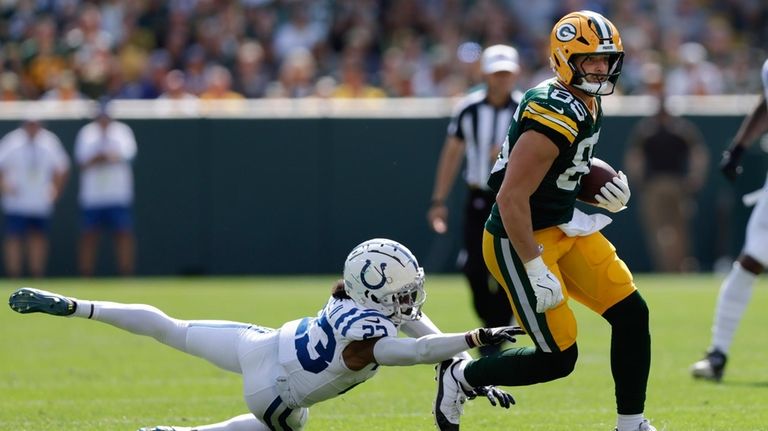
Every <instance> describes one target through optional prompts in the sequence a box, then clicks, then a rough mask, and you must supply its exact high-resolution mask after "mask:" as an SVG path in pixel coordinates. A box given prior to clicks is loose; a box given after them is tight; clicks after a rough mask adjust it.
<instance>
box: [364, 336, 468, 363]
mask: <svg viewBox="0 0 768 431" xmlns="http://www.w3.org/2000/svg"><path fill="white" fill-rule="evenodd" d="M468 348H469V346H468V345H467V342H466V339H465V334H433V335H426V336H423V337H419V338H395V337H384V338H382V339H380V340H379V341H377V342H376V344H375V345H374V346H373V357H374V359H375V360H376V363H378V364H381V365H400V366H403V365H415V364H436V363H438V362H441V361H444V360H446V359H449V358H452V357H453V356H454V355H456V354H457V353H459V352H463V351H464V350H467V349H468Z"/></svg>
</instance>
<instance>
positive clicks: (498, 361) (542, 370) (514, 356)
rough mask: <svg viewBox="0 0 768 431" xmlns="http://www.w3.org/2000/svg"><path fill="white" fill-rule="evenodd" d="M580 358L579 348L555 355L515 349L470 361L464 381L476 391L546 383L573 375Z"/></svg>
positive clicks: (519, 348) (534, 350) (529, 349)
mask: <svg viewBox="0 0 768 431" xmlns="http://www.w3.org/2000/svg"><path fill="white" fill-rule="evenodd" d="M577 355H578V350H577V348H576V344H574V345H573V346H571V347H569V348H567V349H565V350H563V351H562V352H556V353H545V352H543V351H541V350H538V349H536V348H534V347H517V348H512V349H509V350H504V351H503V352H499V353H497V354H495V355H491V356H486V357H482V358H479V359H475V360H473V361H471V362H470V363H469V364H467V366H466V368H464V378H465V379H466V381H467V384H469V385H470V386H473V387H474V386H485V385H499V386H525V385H532V384H535V383H541V382H547V381H550V380H554V379H557V378H560V377H563V376H565V375H567V374H568V373H570V372H571V370H573V365H574V364H575V362H576V357H577Z"/></svg>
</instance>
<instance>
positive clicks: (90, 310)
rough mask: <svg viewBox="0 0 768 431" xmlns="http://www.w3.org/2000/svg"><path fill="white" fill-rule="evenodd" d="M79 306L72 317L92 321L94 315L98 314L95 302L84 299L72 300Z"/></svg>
mask: <svg viewBox="0 0 768 431" xmlns="http://www.w3.org/2000/svg"><path fill="white" fill-rule="evenodd" d="M70 299H71V300H73V301H75V303H76V304H77V309H75V312H74V313H72V314H71V317H85V318H86V319H92V318H93V314H94V313H95V312H96V308H95V306H94V302H93V301H86V300H84V299H75V298H70Z"/></svg>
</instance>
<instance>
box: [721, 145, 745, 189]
mask: <svg viewBox="0 0 768 431" xmlns="http://www.w3.org/2000/svg"><path fill="white" fill-rule="evenodd" d="M743 155H744V147H742V146H741V145H736V146H735V147H733V148H731V149H730V150H725V151H723V158H722V159H721V160H720V171H721V172H722V173H723V175H725V178H728V179H729V180H730V181H734V180H735V179H736V177H738V176H739V175H741V172H742V171H743V170H744V168H742V167H741V157H742V156H743Z"/></svg>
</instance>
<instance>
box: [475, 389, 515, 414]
mask: <svg viewBox="0 0 768 431" xmlns="http://www.w3.org/2000/svg"><path fill="white" fill-rule="evenodd" d="M478 396H484V397H486V398H488V402H489V403H491V405H492V406H494V407H496V406H497V405H498V406H499V407H503V408H505V409H508V408H509V406H511V405H513V404H515V399H514V398H513V397H512V394H510V393H509V392H506V391H503V390H501V389H499V388H497V387H496V386H478V387H476V388H473V389H472V392H470V394H469V395H467V399H470V400H473V399H475V398H477V397H478Z"/></svg>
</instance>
